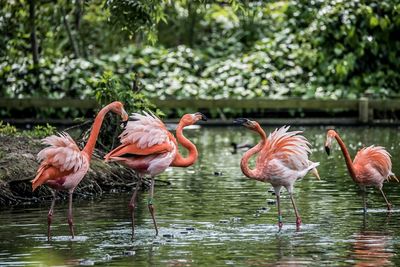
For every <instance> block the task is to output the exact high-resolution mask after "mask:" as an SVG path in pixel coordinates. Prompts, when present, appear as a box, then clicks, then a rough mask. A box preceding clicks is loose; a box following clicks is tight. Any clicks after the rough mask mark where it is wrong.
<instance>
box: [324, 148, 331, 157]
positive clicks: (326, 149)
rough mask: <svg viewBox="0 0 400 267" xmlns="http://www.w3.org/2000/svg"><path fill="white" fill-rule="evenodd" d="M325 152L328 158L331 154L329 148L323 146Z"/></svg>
mask: <svg viewBox="0 0 400 267" xmlns="http://www.w3.org/2000/svg"><path fill="white" fill-rule="evenodd" d="M325 151H326V154H328V156H329V155H330V154H331V149H330V147H329V146H325Z"/></svg>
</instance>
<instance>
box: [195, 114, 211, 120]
mask: <svg viewBox="0 0 400 267" xmlns="http://www.w3.org/2000/svg"><path fill="white" fill-rule="evenodd" d="M194 115H195V116H196V117H199V120H202V121H207V120H208V119H207V117H206V115H204V114H203V113H201V112H196V113H195V114H194Z"/></svg>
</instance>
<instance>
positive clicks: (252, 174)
mask: <svg viewBox="0 0 400 267" xmlns="http://www.w3.org/2000/svg"><path fill="white" fill-rule="evenodd" d="M254 131H255V132H257V133H258V134H259V135H260V136H261V140H260V142H259V143H258V144H257V145H255V146H254V147H252V148H250V149H249V150H247V151H246V153H244V155H243V157H242V159H241V161H240V168H241V169H242V172H243V174H244V175H246V176H247V177H249V178H251V179H254V180H257V181H263V179H262V178H261V176H262V175H261V173H260V169H257V168H255V169H250V167H249V159H250V158H251V157H252V156H253V155H255V154H257V153H259V152H260V151H261V150H262V148H263V147H264V145H265V143H266V142H267V135H266V134H265V132H264V130H263V129H262V128H261V126H260V125H259V124H258V123H257V124H256V125H255V128H254Z"/></svg>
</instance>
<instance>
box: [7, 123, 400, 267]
mask: <svg viewBox="0 0 400 267" xmlns="http://www.w3.org/2000/svg"><path fill="white" fill-rule="evenodd" d="M265 129H266V130H267V131H271V130H272V129H273V128H272V127H265ZM293 129H296V130H298V129H300V130H305V133H304V134H305V136H306V137H307V138H308V139H309V141H310V143H311V144H312V145H313V154H312V156H311V160H313V161H319V162H321V165H320V167H319V172H320V176H321V178H322V181H317V179H316V178H315V177H313V176H311V175H308V176H306V177H305V178H304V179H303V180H301V181H298V182H297V183H296V185H295V198H296V201H297V205H298V207H299V211H300V214H301V216H302V221H303V225H302V226H301V228H300V230H296V226H295V220H296V219H295V215H294V211H293V209H292V206H291V203H290V199H289V198H288V195H287V192H285V191H284V193H283V197H282V212H283V214H282V215H283V222H284V226H283V229H282V231H281V232H279V233H278V228H277V210H276V207H275V205H274V203H273V202H274V199H275V196H274V195H272V193H271V192H269V191H268V190H269V189H271V187H270V186H269V185H268V184H263V183H260V182H257V181H251V180H249V179H247V178H246V177H244V175H243V174H242V173H241V171H240V168H239V162H240V158H241V156H242V154H243V153H244V152H243V151H238V153H237V154H232V149H231V147H230V143H231V142H232V141H235V142H238V143H241V142H247V143H255V142H257V141H258V137H257V135H256V134H254V133H252V132H250V131H247V130H245V129H244V128H203V129H198V130H187V131H186V132H185V134H186V135H187V136H188V137H189V138H190V139H191V140H193V142H194V143H195V144H196V145H197V147H198V149H199V154H200V158H199V161H198V162H197V163H196V164H195V165H194V166H191V167H189V168H171V169H168V170H167V171H166V172H165V173H163V174H162V175H160V176H159V177H157V179H159V180H160V181H161V180H162V181H169V182H171V185H170V186H165V185H162V184H164V183H161V182H159V183H158V184H159V186H157V187H156V191H155V208H156V217H157V221H158V224H159V230H160V234H159V236H158V237H155V236H154V229H153V225H152V221H151V217H150V215H149V213H148V211H147V206H146V199H147V193H146V192H143V193H142V194H141V195H140V197H139V201H140V202H139V203H140V204H139V207H138V209H137V211H136V214H137V215H136V217H137V221H136V239H135V240H134V241H131V239H130V237H131V236H130V231H131V228H130V221H129V213H128V209H127V205H128V202H129V199H130V196H131V193H130V192H127V193H118V194H106V195H104V196H103V197H102V198H101V199H95V200H79V199H77V200H75V201H74V221H75V227H76V234H77V237H76V238H75V240H70V237H69V232H68V225H67V223H66V211H67V203H66V201H62V202H58V203H57V204H56V208H55V214H54V223H53V235H54V237H53V240H52V241H51V242H47V238H46V223H47V212H48V208H49V203H47V204H43V205H41V206H33V207H13V208H9V209H6V210H2V211H1V212H0V240H1V242H0V265H1V266H7V265H10V266H38V265H40V264H41V265H42V266H47V265H49V266H50V265H51V266H54V265H59V266H64V265H93V264H95V265H98V266H121V265H134V266H148V265H156V266H206V265H209V266H220V265H233V266H272V265H283V266H288V265H289V266H290V265H293V266H302V265H314V266H321V265H329V266H332V265H339V266H348V265H357V266H365V265H367V266H383V265H389V266H390V265H399V264H400V259H399V256H398V253H399V249H400V235H399V234H400V224H399V219H400V197H399V193H398V192H399V188H400V184H398V183H395V182H390V183H385V185H384V191H385V192H386V194H387V197H388V199H389V200H390V201H391V202H392V203H393V204H394V211H393V212H392V213H390V214H388V213H387V212H386V206H385V203H384V200H383V198H382V197H381V195H380V194H379V192H378V191H377V190H375V189H370V190H369V191H368V207H369V211H368V213H367V214H366V215H364V214H363V212H362V199H361V195H360V191H359V189H358V188H357V186H356V185H354V184H353V183H352V181H351V179H350V177H349V176H348V174H347V171H346V169H345V164H344V161H343V156H342V154H341V153H340V151H339V150H338V145H337V144H334V149H333V151H332V153H331V156H329V157H328V156H327V155H326V154H325V152H324V148H323V144H324V140H325V132H326V130H325V129H324V128H317V127H315V128H314V127H311V128H298V127H295V128H293ZM338 131H339V132H340V133H341V134H342V137H343V139H344V141H345V142H346V143H347V145H348V147H349V150H350V153H351V154H352V156H353V155H354V154H355V152H356V151H357V149H359V148H360V147H362V146H363V145H370V144H380V145H383V146H385V147H386V148H387V149H388V150H389V152H390V153H391V154H392V155H393V163H394V172H395V173H396V172H397V173H399V174H400V164H399V162H398V159H399V155H400V148H399V142H398V140H400V136H399V130H398V129H396V128H338ZM399 176H400V175H399ZM156 184H157V183H156Z"/></svg>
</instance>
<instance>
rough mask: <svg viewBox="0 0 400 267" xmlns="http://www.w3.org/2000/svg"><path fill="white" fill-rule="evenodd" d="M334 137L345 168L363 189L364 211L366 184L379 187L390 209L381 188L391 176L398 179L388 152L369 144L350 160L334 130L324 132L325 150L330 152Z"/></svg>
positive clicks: (389, 205) (365, 208)
mask: <svg viewBox="0 0 400 267" xmlns="http://www.w3.org/2000/svg"><path fill="white" fill-rule="evenodd" d="M333 139H336V140H337V142H338V143H339V146H340V148H341V150H342V152H343V156H344V159H345V162H346V166H347V169H348V171H349V174H350V176H351V178H352V179H353V181H354V182H355V183H356V184H358V185H359V186H360V188H361V190H362V191H363V203H364V212H366V211H367V202H366V198H365V192H366V187H367V186H374V187H376V188H378V189H379V191H380V192H381V194H382V196H383V198H384V199H385V202H386V205H387V209H388V210H391V209H392V204H390V203H389V201H388V200H387V198H386V196H385V193H384V192H383V190H382V187H383V182H384V181H385V180H389V178H390V177H393V178H394V179H395V180H397V181H398V179H397V178H396V176H395V175H394V173H393V172H392V161H391V160H390V154H389V152H387V151H386V150H385V149H384V148H383V147H381V146H369V147H365V148H362V149H360V150H359V151H358V152H357V155H356V156H355V158H354V161H353V162H352V161H351V158H350V154H349V151H348V150H347V147H346V145H345V144H344V142H343V140H342V139H341V138H340V136H339V134H338V133H337V132H336V131H334V130H328V132H327V134H326V142H325V150H326V153H327V154H328V155H329V154H330V149H331V146H332V140H333Z"/></svg>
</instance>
